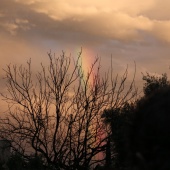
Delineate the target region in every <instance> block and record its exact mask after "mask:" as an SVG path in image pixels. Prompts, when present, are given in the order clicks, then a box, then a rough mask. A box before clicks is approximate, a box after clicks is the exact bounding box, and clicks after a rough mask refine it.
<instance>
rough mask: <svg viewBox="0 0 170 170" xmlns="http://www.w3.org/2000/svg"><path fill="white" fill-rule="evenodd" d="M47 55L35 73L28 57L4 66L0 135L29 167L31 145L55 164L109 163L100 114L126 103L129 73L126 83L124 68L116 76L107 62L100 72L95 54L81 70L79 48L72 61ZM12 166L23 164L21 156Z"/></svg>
mask: <svg viewBox="0 0 170 170" xmlns="http://www.w3.org/2000/svg"><path fill="white" fill-rule="evenodd" d="M48 55H49V65H48V66H43V65H42V69H41V71H40V72H38V73H37V74H36V75H34V74H33V73H32V71H31V61H28V62H27V66H26V67H24V66H22V65H21V66H15V65H14V66H12V65H9V66H7V68H6V69H5V73H6V80H7V81H6V82H7V91H8V94H7V95H3V97H4V100H6V102H7V103H8V104H9V110H8V112H7V114H6V115H5V117H3V118H1V119H0V137H1V138H3V139H8V140H10V141H11V147H12V150H13V152H14V153H15V152H16V153H19V155H20V156H21V158H24V159H25V158H27V159H28V160H29V164H27V166H28V165H29V166H30V167H31V168H33V167H32V166H33V165H35V163H34V161H35V162H37V161H38V160H37V159H36V160H32V156H30V155H29V153H30V151H31V152H32V153H33V155H35V156H38V155H41V157H42V160H43V165H45V166H46V167H51V168H54V169H65V170H66V169H68V170H71V169H72V170H75V169H79V170H83V169H84V170H88V169H90V168H92V167H94V166H95V165H97V164H100V165H104V164H106V165H107V166H109V164H110V162H109V161H108V154H109V149H108V148H109V142H110V141H111V140H110V139H109V138H111V136H110V130H109V129H108V128H107V126H106V124H105V123H104V122H103V118H102V117H101V115H102V113H103V112H104V110H105V111H106V110H108V109H110V108H111V109H112V110H115V111H117V110H116V109H117V108H118V107H119V106H123V108H124V109H125V106H126V105H125V103H128V102H129V101H131V100H132V99H133V98H134V97H136V93H137V92H136V88H135V86H134V78H133V79H132V82H131V83H130V85H129V86H126V80H127V75H128V71H127V70H126V71H125V73H124V75H123V76H122V77H121V79H120V81H119V79H118V76H114V74H113V68H112V67H111V68H110V71H108V72H106V74H105V75H104V77H102V76H101V75H100V64H99V62H98V59H96V60H95V61H94V63H93V64H92V65H91V66H90V67H89V70H88V72H87V73H86V72H84V70H83V69H82V64H81V53H80V54H79V56H78V57H77V60H76V61H74V62H72V60H71V58H70V57H67V56H66V55H65V54H64V53H63V54H62V55H61V56H60V57H53V56H52V55H51V53H49V54H48ZM123 108H122V110H121V111H119V112H123ZM122 115H123V114H122ZM115 117H116V114H115ZM115 121H117V120H115ZM108 122H109V120H108ZM123 122H124V120H121V121H120V123H118V126H119V125H121V124H122V123H123ZM111 129H112V130H113V129H114V125H112V126H111ZM117 129H118V128H117ZM115 131H116V130H115ZM120 131H121V130H120ZM117 134H118V133H117ZM119 138H120V137H119ZM115 139H116V137H115ZM118 140H121V139H118ZM117 145H118V142H117ZM119 149H120V148H119ZM116 152H117V153H118V152H119V150H116ZM99 153H100V157H98V155H99ZM102 153H106V157H104V156H102ZM19 158H20V157H19ZM19 158H18V157H15V159H19ZM119 159H120V158H119ZM12 161H13V158H11V160H10V162H12ZM16 162H17V161H16ZM20 164H21V165H20ZM36 165H38V163H36ZM40 165H41V164H40ZM9 166H10V163H9ZM17 166H23V165H22V161H20V163H19V165H17Z"/></svg>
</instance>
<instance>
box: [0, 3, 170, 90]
mask: <svg viewBox="0 0 170 170" xmlns="http://www.w3.org/2000/svg"><path fill="white" fill-rule="evenodd" d="M81 47H82V48H83V50H84V54H89V55H90V56H88V59H89V57H92V58H93V57H96V56H99V57H101V64H102V68H108V65H109V63H110V56H111V55H112V57H113V62H114V67H115V71H116V72H118V73H119V72H121V73H122V71H123V70H124V69H125V68H126V66H127V64H128V65H129V73H133V71H134V61H135V62H136V65H137V78H136V79H137V82H138V84H139V83H141V82H142V81H141V77H142V76H141V72H146V71H147V72H150V73H157V74H161V73H164V72H166V73H167V74H168V75H169V74H170V70H169V65H170V1H169V0H163V1H162V0H144V1H140V0H119V1H118V0H93V1H90V0H71V1H70V0H0V60H1V62H0V70H1V71H0V78H1V82H0V86H1V90H2V91H3V88H4V87H5V86H4V84H3V81H2V77H3V74H4V73H3V71H2V68H5V65H6V64H9V63H19V64H22V63H25V62H26V60H28V59H29V58H32V61H33V66H34V69H35V70H36V68H37V67H36V66H37V64H39V63H40V62H41V61H46V59H47V52H49V51H50V50H51V51H52V52H55V53H56V54H58V55H59V54H61V51H62V50H64V51H65V52H66V54H70V53H72V55H76V53H77V51H78V50H80V49H81ZM92 61H93V60H92Z"/></svg>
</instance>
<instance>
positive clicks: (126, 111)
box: [102, 103, 135, 169]
mask: <svg viewBox="0 0 170 170" xmlns="http://www.w3.org/2000/svg"><path fill="white" fill-rule="evenodd" d="M134 109H135V103H125V104H124V105H123V106H121V107H119V108H112V109H109V110H105V111H104V113H103V115H102V117H104V121H105V123H106V124H108V125H109V128H110V130H111V133H110V135H109V141H108V142H109V144H110V145H109V148H110V151H111V152H110V153H109V155H110V162H111V164H112V167H113V168H115V169H121V168H124V167H126V157H127V149H126V148H127V146H126V144H127V142H128V141H127V138H128V132H129V131H128V130H129V127H130V126H131V124H132V119H133V114H134ZM108 159H109V158H108Z"/></svg>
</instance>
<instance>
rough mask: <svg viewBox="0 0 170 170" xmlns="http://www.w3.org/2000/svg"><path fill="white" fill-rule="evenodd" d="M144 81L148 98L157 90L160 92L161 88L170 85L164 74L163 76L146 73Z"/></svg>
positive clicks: (144, 90) (145, 93) (144, 88)
mask: <svg viewBox="0 0 170 170" xmlns="http://www.w3.org/2000/svg"><path fill="white" fill-rule="evenodd" d="M143 80H144V81H145V83H144V87H143V92H144V95H146V96H148V95H150V94H151V93H152V92H154V91H155V90H159V89H160V88H164V87H167V86H169V85H170V82H169V81H168V79H167V74H166V73H164V74H162V76H156V75H150V74H149V73H146V75H144V74H143Z"/></svg>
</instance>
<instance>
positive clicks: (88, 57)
mask: <svg viewBox="0 0 170 170" xmlns="http://www.w3.org/2000/svg"><path fill="white" fill-rule="evenodd" d="M80 51H81V50H80V49H79V50H76V54H77V56H76V59H77V58H78V54H79V53H80ZM94 61H95V54H94V52H93V51H92V50H90V49H87V48H83V49H82V54H81V58H80V60H79V65H81V66H82V72H83V73H84V76H85V77H84V80H85V79H86V77H87V74H88V73H89V71H90V69H91V66H92V64H93V63H94ZM95 73H96V71H95V69H94V70H93V72H92V74H91V75H90V79H89V83H90V84H91V85H92V84H93V83H94V82H93V81H94V80H93V78H94V75H95Z"/></svg>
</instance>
